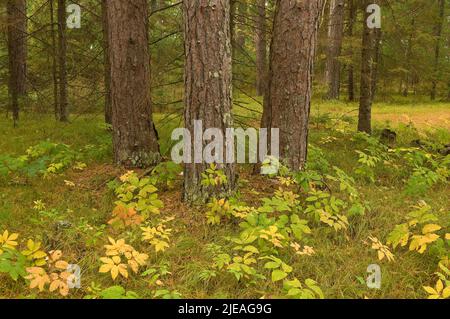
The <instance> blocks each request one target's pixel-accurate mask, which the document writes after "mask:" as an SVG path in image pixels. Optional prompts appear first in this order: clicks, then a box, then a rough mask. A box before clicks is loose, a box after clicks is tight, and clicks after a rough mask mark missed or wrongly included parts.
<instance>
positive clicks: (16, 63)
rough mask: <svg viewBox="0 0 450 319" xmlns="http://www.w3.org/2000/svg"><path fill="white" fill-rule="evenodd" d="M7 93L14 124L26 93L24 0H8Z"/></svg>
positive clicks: (25, 13) (25, 19)
mask: <svg viewBox="0 0 450 319" xmlns="http://www.w3.org/2000/svg"><path fill="white" fill-rule="evenodd" d="M6 7H7V16H8V27H7V30H8V31H7V32H8V34H7V37H8V57H9V93H10V96H11V109H12V114H13V121H14V126H16V125H17V121H18V120H19V108H20V100H21V98H22V97H23V96H25V94H26V73H27V65H26V61H27V44H26V38H27V11H26V8H27V5H26V1H25V0H8V2H7V5H6Z"/></svg>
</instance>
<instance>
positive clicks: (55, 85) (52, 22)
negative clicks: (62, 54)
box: [49, 0, 59, 119]
mask: <svg viewBox="0 0 450 319" xmlns="http://www.w3.org/2000/svg"><path fill="white" fill-rule="evenodd" d="M49 4H50V25H51V26H50V32H51V38H52V77H53V108H54V113H55V118H56V119H58V118H59V103H58V65H57V62H56V31H55V18H54V0H50V1H49Z"/></svg>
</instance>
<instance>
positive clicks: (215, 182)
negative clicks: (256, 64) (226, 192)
mask: <svg viewBox="0 0 450 319" xmlns="http://www.w3.org/2000/svg"><path fill="white" fill-rule="evenodd" d="M227 183H228V179H227V176H226V175H225V174H224V172H223V170H221V169H218V168H217V166H216V165H215V164H211V165H210V166H209V168H207V169H206V170H205V172H203V173H202V181H201V184H202V185H203V186H214V187H216V186H220V185H224V184H227Z"/></svg>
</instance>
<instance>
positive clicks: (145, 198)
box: [114, 171, 163, 220]
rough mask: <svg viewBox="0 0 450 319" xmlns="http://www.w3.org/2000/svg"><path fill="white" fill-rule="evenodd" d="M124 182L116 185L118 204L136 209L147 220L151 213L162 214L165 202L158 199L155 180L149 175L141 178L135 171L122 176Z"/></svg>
mask: <svg viewBox="0 0 450 319" xmlns="http://www.w3.org/2000/svg"><path fill="white" fill-rule="evenodd" d="M120 179H121V181H122V184H120V185H119V186H117V187H115V189H114V192H115V194H116V195H117V198H118V200H117V201H116V202H115V204H116V205H117V206H123V207H127V208H133V209H135V210H136V211H137V212H138V213H139V214H140V215H141V216H142V217H143V218H144V220H146V219H147V218H148V217H149V216H151V215H158V214H160V208H162V207H163V202H162V201H161V200H159V199H158V194H157V193H156V192H157V190H158V189H157V188H156V187H155V185H154V180H152V179H151V178H148V177H143V178H139V177H138V175H137V174H136V173H135V172H132V171H130V172H128V173H126V174H125V175H123V176H121V178H120Z"/></svg>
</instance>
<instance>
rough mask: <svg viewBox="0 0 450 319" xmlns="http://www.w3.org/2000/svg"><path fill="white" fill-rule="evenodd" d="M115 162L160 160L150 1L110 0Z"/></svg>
mask: <svg viewBox="0 0 450 319" xmlns="http://www.w3.org/2000/svg"><path fill="white" fill-rule="evenodd" d="M106 8H107V10H106V12H107V18H108V44H109V46H108V48H109V62H110V65H111V107H112V126H113V131H114V133H113V148H114V159H115V162H116V163H117V164H119V165H124V166H127V167H148V166H150V165H153V164H155V163H157V162H158V161H159V160H160V154H159V145H158V140H157V133H156V129H155V126H154V124H153V120H152V106H151V100H150V56H149V48H148V47H149V46H148V30H147V25H148V22H147V17H148V6H147V1H146V0H129V1H123V0H108V1H107V6H106Z"/></svg>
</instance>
